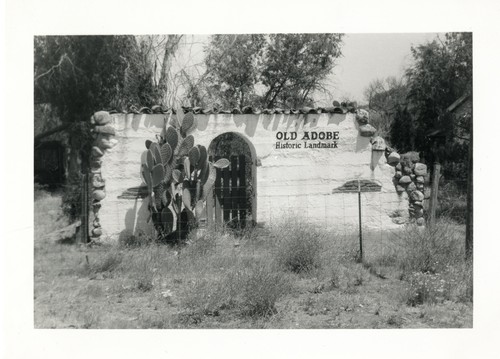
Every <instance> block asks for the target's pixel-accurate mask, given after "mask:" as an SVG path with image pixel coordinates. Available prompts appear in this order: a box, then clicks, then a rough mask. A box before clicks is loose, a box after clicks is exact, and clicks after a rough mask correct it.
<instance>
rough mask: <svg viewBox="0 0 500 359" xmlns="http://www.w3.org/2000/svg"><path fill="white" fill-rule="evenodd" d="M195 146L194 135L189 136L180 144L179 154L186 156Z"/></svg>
mask: <svg viewBox="0 0 500 359" xmlns="http://www.w3.org/2000/svg"><path fill="white" fill-rule="evenodd" d="M193 146H194V137H193V135H189V136H187V137H186V138H185V139H184V140H183V141H182V143H181V144H180V146H179V156H186V155H187V154H188V152H189V150H190V149H191V148H192V147H193Z"/></svg>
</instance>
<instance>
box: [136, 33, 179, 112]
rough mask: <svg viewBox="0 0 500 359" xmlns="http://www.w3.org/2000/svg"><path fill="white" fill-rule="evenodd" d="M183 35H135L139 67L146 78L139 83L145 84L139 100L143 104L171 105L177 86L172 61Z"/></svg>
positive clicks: (149, 105)
mask: <svg viewBox="0 0 500 359" xmlns="http://www.w3.org/2000/svg"><path fill="white" fill-rule="evenodd" d="M183 37H184V35H143V36H137V41H138V42H139V46H140V56H141V68H142V71H143V72H144V73H145V74H146V76H147V78H148V79H149V81H148V79H144V81H142V82H141V83H142V84H143V85H147V86H148V89H147V91H144V92H142V91H141V94H142V96H143V97H142V98H141V99H140V100H141V101H140V102H139V103H140V104H141V105H143V106H148V107H151V106H153V105H163V106H166V107H172V106H173V105H174V102H175V97H176V94H177V91H176V90H177V86H176V84H175V82H174V80H175V79H174V77H175V75H174V74H172V62H173V59H174V57H175V53H176V52H177V50H178V48H179V45H180V43H181V40H182V38H183Z"/></svg>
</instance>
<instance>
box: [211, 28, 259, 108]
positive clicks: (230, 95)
mask: <svg viewBox="0 0 500 359" xmlns="http://www.w3.org/2000/svg"><path fill="white" fill-rule="evenodd" d="M264 44H265V38H264V35H214V36H212V38H211V41H210V44H209V45H208V47H207V48H206V50H205V51H206V58H205V64H206V67H207V75H208V79H207V80H208V82H209V83H210V85H209V91H210V92H212V93H214V95H215V96H216V97H217V98H218V99H219V100H220V102H222V103H221V104H222V105H223V106H225V107H229V108H232V107H243V106H245V105H246V104H248V103H249V100H250V97H251V96H252V95H253V94H254V93H255V84H256V83H257V80H258V76H259V74H260V61H261V56H262V53H263V49H264Z"/></svg>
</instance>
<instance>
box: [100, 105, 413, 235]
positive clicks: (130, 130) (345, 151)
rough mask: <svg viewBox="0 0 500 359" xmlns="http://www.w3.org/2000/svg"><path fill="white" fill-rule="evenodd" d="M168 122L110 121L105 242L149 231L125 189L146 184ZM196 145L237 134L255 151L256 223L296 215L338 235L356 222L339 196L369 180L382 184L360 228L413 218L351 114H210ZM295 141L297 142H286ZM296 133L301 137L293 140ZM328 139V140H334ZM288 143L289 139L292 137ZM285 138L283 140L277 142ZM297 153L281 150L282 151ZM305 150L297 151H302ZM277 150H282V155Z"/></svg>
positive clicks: (142, 204) (133, 117) (131, 117)
mask: <svg viewBox="0 0 500 359" xmlns="http://www.w3.org/2000/svg"><path fill="white" fill-rule="evenodd" d="M169 116H175V115H163V114H159V115H147V114H128V115H113V116H112V120H111V122H110V123H109V125H111V126H112V127H113V128H114V129H115V138H116V140H117V141H118V143H117V145H116V146H115V147H114V148H113V149H112V150H111V151H110V153H109V154H106V156H105V157H104V160H103V163H102V169H101V170H102V177H103V178H104V179H105V181H106V198H104V199H103V200H102V202H101V203H102V208H101V210H100V222H101V225H102V230H103V239H105V238H106V237H108V238H112V239H116V238H117V237H118V236H119V235H120V233H125V232H124V231H126V232H129V233H130V232H136V231H137V230H143V231H145V232H146V233H152V225H150V224H147V223H146V220H147V217H148V216H149V213H148V210H147V204H146V200H144V201H143V200H142V199H140V198H139V199H134V198H128V197H127V196H124V195H123V194H124V192H126V189H127V188H131V187H137V186H140V185H141V177H140V166H141V154H142V153H143V152H144V151H145V150H146V148H145V144H144V143H145V140H148V139H150V140H154V139H155V135H157V134H160V132H161V130H162V128H163V126H164V123H165V121H166V120H168V117H169ZM195 117H196V120H197V123H198V125H197V129H196V130H194V132H193V133H192V134H193V136H194V138H195V144H201V145H204V146H206V147H207V148H208V147H209V145H210V143H211V141H212V140H213V139H214V138H215V137H217V136H218V135H220V134H222V133H225V132H235V133H237V134H239V135H240V136H241V137H243V138H244V139H245V140H246V141H247V143H249V144H250V146H251V147H252V152H253V154H254V156H255V164H256V171H255V172H256V173H255V176H256V179H255V180H256V186H257V189H256V220H257V222H258V223H262V224H264V225H265V224H266V223H270V222H273V221H274V220H276V219H277V218H283V217H284V216H299V217H301V218H303V219H304V220H305V221H308V222H312V223H318V224H320V225H324V226H328V227H336V228H344V229H345V228H348V227H351V226H356V225H357V223H358V196H357V194H356V193H336V192H335V191H334V190H335V189H336V188H339V187H341V186H342V185H343V184H344V183H346V182H347V181H348V180H352V179H358V178H359V179H368V180H373V181H376V182H378V183H380V184H381V186H382V187H381V190H380V192H373V193H371V192H370V193H369V192H367V193H362V201H363V224H364V225H365V226H368V227H378V228H388V227H393V226H395V224H394V223H393V221H392V220H391V218H390V217H389V215H390V214H392V213H394V212H395V211H398V210H402V211H408V199H407V195H406V193H401V194H399V195H398V193H397V192H396V190H395V186H394V184H393V176H394V174H395V169H394V167H392V166H390V165H388V164H387V162H386V157H385V156H384V152H383V151H375V152H374V151H372V144H371V143H370V139H371V138H370V137H369V136H368V137H365V136H367V135H366V133H365V134H363V135H364V136H362V131H360V124H359V123H358V121H357V120H356V115H355V114H352V113H347V114H328V113H322V114H307V115H305V114H297V115H285V114H273V115H254V114H249V115H245V114H234V115H233V114H210V115H195ZM285 132H286V133H287V136H289V137H290V136H296V139H294V140H285V138H284V137H282V136H285V135H284V133H285ZM322 132H323V133H330V135H327V134H325V135H324V136H325V139H323V140H321V141H319V140H309V141H307V144H308V145H311V144H316V143H318V142H321V143H323V144H325V145H328V144H330V146H331V148H309V147H307V148H305V147H306V146H307V145H306V141H305V140H303V137H304V135H305V134H306V133H307V134H308V135H309V137H310V138H311V137H313V136H314V135H313V133H316V134H317V135H318V136H322V135H320V133H322ZM292 133H296V134H295V135H292ZM329 136H331V137H330V138H331V139H330V138H329ZM289 137H287V138H289ZM278 138H280V139H278ZM287 144H288V147H292V146H293V145H295V148H283V147H285V146H287ZM298 145H300V148H298V147H299V146H298ZM277 147H278V148H277Z"/></svg>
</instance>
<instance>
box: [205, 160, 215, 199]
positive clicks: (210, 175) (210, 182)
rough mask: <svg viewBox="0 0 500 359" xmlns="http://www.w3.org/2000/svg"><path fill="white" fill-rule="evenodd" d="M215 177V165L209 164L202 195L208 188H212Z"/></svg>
mask: <svg viewBox="0 0 500 359" xmlns="http://www.w3.org/2000/svg"><path fill="white" fill-rule="evenodd" d="M216 177H217V171H216V170H215V167H214V166H212V165H211V164H209V172H208V179H207V181H206V182H205V184H204V185H203V196H204V197H206V196H207V195H208V193H209V192H210V190H211V189H212V187H213V185H214V183H215V178H216Z"/></svg>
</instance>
